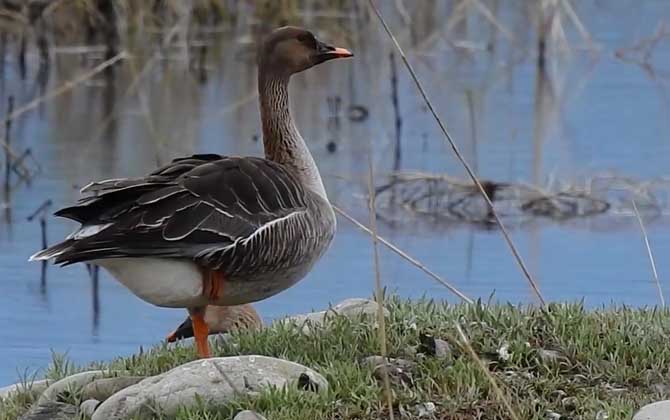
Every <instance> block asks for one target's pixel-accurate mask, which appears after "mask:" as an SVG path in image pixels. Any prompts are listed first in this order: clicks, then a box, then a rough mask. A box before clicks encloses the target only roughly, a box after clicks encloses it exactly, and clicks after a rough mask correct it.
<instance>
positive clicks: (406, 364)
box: [361, 356, 416, 370]
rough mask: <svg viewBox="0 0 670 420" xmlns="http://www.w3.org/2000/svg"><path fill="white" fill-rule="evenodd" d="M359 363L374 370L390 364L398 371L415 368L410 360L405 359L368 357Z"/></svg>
mask: <svg viewBox="0 0 670 420" xmlns="http://www.w3.org/2000/svg"><path fill="white" fill-rule="evenodd" d="M361 363H363V364H364V365H367V366H369V367H370V368H371V369H375V368H376V367H377V366H379V365H383V364H386V363H390V364H392V365H394V366H397V367H399V368H400V369H405V370H411V369H414V368H415V367H416V363H415V362H413V361H411V360H405V359H396V358H393V357H383V356H368V357H366V358H364V359H363V360H361Z"/></svg>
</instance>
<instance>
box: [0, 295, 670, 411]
mask: <svg viewBox="0 0 670 420" xmlns="http://www.w3.org/2000/svg"><path fill="white" fill-rule="evenodd" d="M387 308H388V309H389V310H390V312H391V316H390V318H389V322H388V325H387V340H388V349H389V353H390V355H391V356H394V357H400V358H404V359H407V360H412V361H414V362H416V363H417V365H416V368H414V369H413V370H411V371H410V373H409V374H408V375H407V376H405V377H403V378H402V380H400V379H398V378H396V380H394V381H392V382H393V385H392V389H393V398H394V404H395V408H394V410H395V414H396V418H400V415H401V414H403V415H405V417H403V418H419V417H418V415H419V411H421V406H422V405H423V404H425V403H433V404H434V407H435V408H434V411H432V413H430V414H428V417H424V418H435V419H480V418H481V419H509V418H512V417H511V415H510V414H509V412H508V409H507V408H506V407H505V405H504V404H503V403H502V401H501V400H500V398H499V396H498V395H497V394H496V393H495V392H494V391H493V388H492V386H491V384H490V381H489V378H488V377H487V375H486V373H485V372H484V371H483V370H482V369H481V367H480V365H479V364H478V363H477V362H476V361H474V360H473V358H472V357H471V356H470V355H469V354H468V352H467V351H466V349H465V347H464V346H463V341H462V339H460V338H458V337H459V335H458V332H457V328H456V325H457V323H458V324H459V325H460V326H461V327H462V328H463V330H464V332H465V333H466V334H467V336H468V337H469V340H470V343H471V345H472V348H474V350H475V352H476V353H477V354H478V355H479V357H481V360H482V361H483V362H484V364H485V365H486V366H487V372H489V373H490V374H491V376H492V377H493V378H495V380H496V381H497V383H498V384H499V385H500V387H501V389H502V391H503V394H504V397H505V398H506V399H507V400H508V402H509V403H510V405H511V407H512V409H513V410H514V411H515V412H516V414H517V415H518V417H519V418H521V419H547V418H558V417H557V415H560V416H561V417H560V418H562V419H609V420H616V419H629V418H630V417H631V415H632V414H633V413H634V412H635V411H636V410H637V408H639V407H640V406H642V405H644V404H646V403H648V402H651V401H654V400H658V399H663V398H667V397H668V396H670V347H669V346H668V345H667V343H668V335H669V334H670V311H668V310H661V309H656V308H653V309H631V308H621V307H620V308H616V309H603V310H596V311H587V310H585V309H584V308H583V307H582V306H581V305H579V304H570V305H551V306H550V307H548V308H547V309H546V310H542V309H538V308H522V309H519V308H516V307H513V306H511V305H491V306H487V305H471V306H466V305H457V306H452V305H446V304H434V303H431V302H428V301H419V302H407V301H400V300H398V299H396V298H394V299H391V300H390V301H389V302H388V304H387ZM430 335H432V336H433V337H437V338H440V339H443V340H446V341H447V342H449V344H450V347H451V352H450V354H448V355H447V356H446V357H437V356H431V355H430V353H431V351H430V349H429V348H428V347H430V345H428V346H426V344H427V343H428V344H430V342H431V341H430V340H427V338H426V337H427V336H430ZM377 337H378V334H377V332H376V330H375V326H374V324H373V323H371V322H368V321H365V320H363V319H361V320H357V321H351V320H348V319H346V318H339V317H338V318H335V319H333V320H331V321H330V322H329V323H328V324H327V325H326V326H324V327H319V328H314V329H313V330H312V333H311V335H310V336H306V335H304V334H302V333H300V332H299V331H296V329H295V328H290V327H277V326H275V327H272V328H268V329H266V330H264V331H262V332H258V333H249V332H244V333H238V334H235V335H234V336H233V337H232V338H231V339H229V340H228V341H226V342H224V341H223V340H220V341H219V343H218V344H217V345H216V346H215V348H214V349H213V351H214V354H215V355H238V354H263V355H268V356H275V357H280V358H285V359H288V360H292V361H296V362H299V363H302V364H304V365H306V366H309V367H312V368H314V369H315V370H317V371H318V372H320V373H321V374H323V375H324V376H325V377H326V378H327V379H328V381H329V382H330V389H329V390H328V392H326V393H323V394H319V395H317V394H305V393H300V392H298V391H277V390H268V391H267V392H266V393H264V394H263V395H262V396H260V397H259V398H256V399H248V400H240V401H237V402H236V403H234V404H229V405H226V406H221V407H205V406H203V407H199V408H195V409H194V408H191V409H185V410H183V412H182V413H180V414H179V416H178V419H182V420H185V419H229V418H232V415H233V414H234V413H235V412H237V411H239V410H241V409H242V408H250V409H254V410H256V411H258V412H260V413H262V414H264V415H265V416H266V417H267V418H268V419H273V420H281V419H285V420H289V419H290V420H293V419H377V418H388V412H387V406H386V404H385V399H384V398H383V387H382V385H381V384H380V383H379V382H378V381H377V379H375V375H374V374H373V370H372V369H371V368H370V367H368V366H366V365H365V364H362V363H360V362H359V361H360V360H361V359H362V358H364V357H366V356H370V355H374V354H378V353H379V350H378V349H379V343H378V341H377ZM501 349H502V351H501ZM194 358H195V353H194V351H193V349H192V348H190V347H182V348H177V349H172V350H170V349H168V348H166V347H165V346H158V347H156V348H153V349H151V350H149V351H147V352H143V353H140V354H138V355H135V356H132V357H129V358H122V359H118V360H115V361H113V362H111V363H109V364H105V366H106V367H111V368H117V369H119V368H120V369H127V370H129V371H130V372H132V373H133V374H140V375H153V374H157V373H160V372H164V371H166V370H168V369H170V368H172V367H174V366H177V365H179V364H181V363H184V362H186V361H189V360H192V359H194ZM71 370H72V369H71V368H70V367H69V366H68V365H67V364H65V363H63V361H62V360H58V361H57V363H55V364H54V366H53V367H52V368H51V369H50V371H49V374H48V375H49V376H51V377H54V378H56V377H62V376H64V375H66V374H67V373H70V372H71ZM67 398H69V399H70V400H74V401H76V399H77V396H76V395H73V396H69V397H67ZM30 402H31V401H30V398H29V397H27V396H26V395H19V396H17V397H15V398H13V399H12V400H9V401H5V402H2V403H0V419H2V420H5V419H14V418H16V416H17V415H18V414H19V413H21V412H23V411H25V409H26V407H27V406H28V405H29V404H30ZM424 408H425V406H424ZM423 411H424V412H425V410H423ZM428 411H430V410H428ZM552 413H555V414H552ZM552 416H554V417H552Z"/></svg>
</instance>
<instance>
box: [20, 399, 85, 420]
mask: <svg viewBox="0 0 670 420" xmlns="http://www.w3.org/2000/svg"><path fill="white" fill-rule="evenodd" d="M78 413H79V410H78V409H77V407H76V406H74V405H72V404H66V403H62V402H55V401H45V402H42V403H38V404H35V405H33V407H32V408H31V409H30V410H28V412H27V413H26V414H24V415H22V416H21V417H19V420H74V419H76V418H77V416H78Z"/></svg>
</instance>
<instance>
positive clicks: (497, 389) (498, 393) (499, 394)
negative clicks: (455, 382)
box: [456, 323, 519, 420]
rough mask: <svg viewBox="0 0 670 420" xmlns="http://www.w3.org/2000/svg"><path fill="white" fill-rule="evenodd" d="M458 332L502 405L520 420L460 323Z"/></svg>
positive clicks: (513, 416) (514, 419)
mask: <svg viewBox="0 0 670 420" xmlns="http://www.w3.org/2000/svg"><path fill="white" fill-rule="evenodd" d="M456 330H457V331H458V334H459V335H460V336H461V341H462V342H463V346H464V347H465V350H467V352H468V354H469V355H470V357H472V360H474V361H475V362H476V363H477V365H478V366H479V368H480V369H481V370H482V372H484V374H485V375H486V378H487V379H488V380H489V382H490V383H491V387H493V391H494V392H495V393H496V396H497V397H498V398H499V399H500V401H502V403H503V404H504V405H505V408H507V411H508V412H509V416H510V418H511V419H512V420H519V416H518V415H517V414H516V411H514V409H513V408H512V403H510V401H509V399H508V398H507V397H506V396H505V394H504V393H503V392H502V389H500V386H498V382H497V381H496V379H495V378H494V377H493V375H491V372H489V370H488V368H487V367H486V365H485V364H484V362H482V359H480V358H479V356H477V353H476V352H475V349H473V348H472V345H471V344H470V340H468V337H467V336H466V335H465V333H464V332H463V329H462V328H461V326H460V325H459V324H458V323H456Z"/></svg>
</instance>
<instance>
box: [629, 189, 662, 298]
mask: <svg viewBox="0 0 670 420" xmlns="http://www.w3.org/2000/svg"><path fill="white" fill-rule="evenodd" d="M631 201H632V202H633V210H634V211H635V217H637V221H638V223H639V224H640V231H642V237H643V238H644V245H645V246H646V247H647V255H648V256H649V264H651V273H652V274H653V276H654V281H655V282H656V289H657V290H658V297H659V298H660V299H661V306H662V307H664V308H665V297H663V289H661V282H660V280H659V279H658V272H657V271H656V262H655V260H654V253H653V252H652V251H651V245H650V244H649V236H647V229H646V228H645V227H644V223H643V222H642V217H641V216H640V212H639V211H638V210H637V204H635V200H631Z"/></svg>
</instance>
